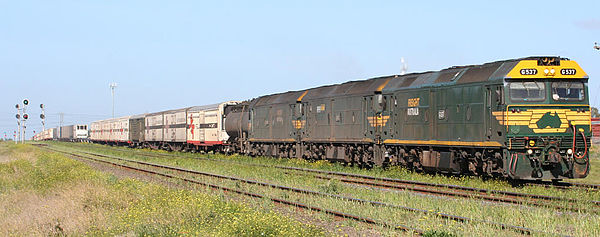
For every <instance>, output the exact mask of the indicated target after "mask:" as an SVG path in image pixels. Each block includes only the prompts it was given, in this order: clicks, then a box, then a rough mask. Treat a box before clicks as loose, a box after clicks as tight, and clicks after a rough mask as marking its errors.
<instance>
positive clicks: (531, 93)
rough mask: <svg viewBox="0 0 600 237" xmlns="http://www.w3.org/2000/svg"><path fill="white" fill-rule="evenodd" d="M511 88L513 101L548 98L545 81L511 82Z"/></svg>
mask: <svg viewBox="0 0 600 237" xmlns="http://www.w3.org/2000/svg"><path fill="white" fill-rule="evenodd" d="M509 90H510V98H511V100H512V101H543V100H544V99H545V98H546V93H545V91H546V90H545V85H544V82H535V81H524V82H511V83H510V84H509Z"/></svg>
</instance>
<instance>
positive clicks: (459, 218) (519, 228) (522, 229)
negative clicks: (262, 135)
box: [57, 151, 548, 235]
mask: <svg viewBox="0 0 600 237" xmlns="http://www.w3.org/2000/svg"><path fill="white" fill-rule="evenodd" d="M57 152H65V151H57ZM79 152H81V153H85V154H88V155H94V156H99V157H104V158H110V159H115V160H120V161H124V162H131V163H136V164H141V165H148V166H152V167H157V168H163V169H168V170H175V171H179V172H184V173H190V174H196V175H203V176H208V177H215V178H221V179H228V180H233V181H239V182H243V183H248V184H255V185H260V186H265V187H271V188H276V189H281V190H287V191H292V192H296V193H304V194H311V195H316V196H323V197H332V198H338V199H342V200H346V201H354V202H359V203H363V204H370V205H373V206H382V207H390V208H397V209H402V210H406V211H411V212H418V213H423V214H429V215H436V216H439V217H441V218H444V219H450V220H455V221H461V222H479V223H483V224H487V225H491V226H496V227H499V228H501V229H506V230H513V231H516V232H519V233H522V234H528V235H529V234H532V233H543V234H548V233H544V232H541V231H537V230H533V229H530V228H526V227H522V226H515V225H509V224H503V223H498V222H491V221H486V220H477V219H473V218H468V217H462V216H457V215H452V214H446V213H441V212H431V211H427V210H423V209H418V208H412V207H406V206H401V205H395V204H388V203H384V202H376V201H370V200H364V199H359V198H353V197H347V196H341V195H335V194H328V193H322V192H317V191H312V190H307V189H299V188H294V187H288V186H282V185H277V184H270V183H265V182H259V181H256V180H249V179H242V178H237V177H233V176H226V175H219V174H213V173H207V172H201V171H196V170H190V169H183V168H180V167H173V166H168V165H160V164H154V163H149V162H143V161H137V160H130V159H124V158H120V157H114V156H109V155H104V154H97V153H90V152H82V151H79ZM65 153H67V154H71V155H73V154H72V153H69V152H65Z"/></svg>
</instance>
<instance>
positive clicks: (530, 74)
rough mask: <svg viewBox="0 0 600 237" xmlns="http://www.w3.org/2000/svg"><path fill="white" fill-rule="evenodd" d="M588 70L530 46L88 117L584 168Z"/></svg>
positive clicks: (229, 145)
mask: <svg viewBox="0 0 600 237" xmlns="http://www.w3.org/2000/svg"><path fill="white" fill-rule="evenodd" d="M587 83H588V75H587V74H586V73H585V72H584V71H583V70H582V69H581V67H580V66H579V65H578V64H577V63H576V62H575V61H572V60H569V59H567V58H560V57H527V58H520V59H512V60H504V61H497V62H491V63H486V64H482V65H470V66H458V67H451V68H447V69H444V70H441V71H431V72H423V73H411V74H406V75H393V76H385V77H378V78H372V79H367V80H360V81H350V82H346V83H342V84H336V85H328V86H321V87H317V88H312V89H307V90H300V91H290V92H285V93H278V94H272V95H265V96H261V97H258V98H255V99H251V100H248V101H243V102H237V101H230V102H226V103H221V104H217V105H210V106H201V107H190V108H183V109H178V110H170V111H164V112H158V113H152V114H143V115H137V116H131V117H123V118H118V119H108V120H103V121H97V122H93V123H92V124H91V125H90V128H91V130H90V140H91V141H93V142H100V143H108V144H123V145H128V146H132V147H151V148H156V149H167V150H179V151H191V152H197V151H204V152H208V151H213V152H223V153H240V154H245V155H250V156H274V157H286V158H303V159H311V160H321V159H323V160H336V161H340V162H345V163H349V164H357V165H360V166H365V167H371V166H382V165H402V166H405V167H409V168H411V169H414V170H420V171H434V172H444V173H455V174H470V175H480V176H496V177H507V178H511V179H571V178H584V177H586V176H587V175H588V173H589V169H590V164H589V147H590V137H591V129H590V106H589V100H588V99H589V92H588V86H587Z"/></svg>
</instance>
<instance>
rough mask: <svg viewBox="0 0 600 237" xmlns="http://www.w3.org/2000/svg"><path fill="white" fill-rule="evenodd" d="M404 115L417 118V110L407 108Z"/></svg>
mask: <svg viewBox="0 0 600 237" xmlns="http://www.w3.org/2000/svg"><path fill="white" fill-rule="evenodd" d="M406 115H408V116H417V115H419V108H416V107H415V108H408V109H406Z"/></svg>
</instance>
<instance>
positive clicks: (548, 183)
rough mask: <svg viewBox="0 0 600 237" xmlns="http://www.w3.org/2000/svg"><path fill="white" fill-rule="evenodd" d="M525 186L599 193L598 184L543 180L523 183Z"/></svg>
mask: <svg viewBox="0 0 600 237" xmlns="http://www.w3.org/2000/svg"><path fill="white" fill-rule="evenodd" d="M524 184H525V185H531V186H542V187H547V188H550V187H552V188H559V189H573V188H578V189H586V190H594V191H600V184H585V183H574V182H553V181H545V180H535V181H529V182H525V183H524Z"/></svg>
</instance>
